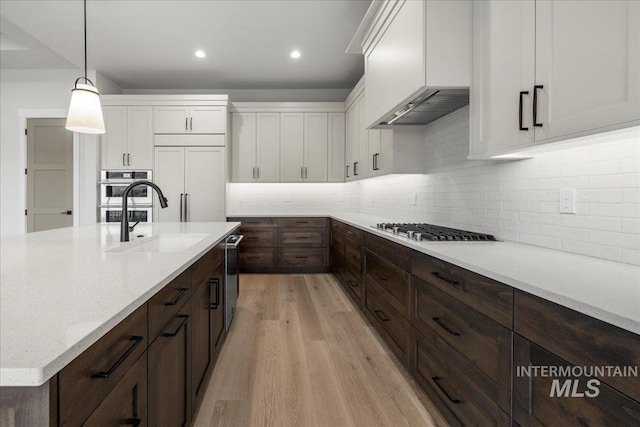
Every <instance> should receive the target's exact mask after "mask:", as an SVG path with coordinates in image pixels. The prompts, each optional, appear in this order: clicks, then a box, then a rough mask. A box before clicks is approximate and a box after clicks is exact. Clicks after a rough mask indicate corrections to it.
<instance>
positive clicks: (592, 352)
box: [514, 290, 640, 401]
mask: <svg viewBox="0 0 640 427" xmlns="http://www.w3.org/2000/svg"><path fill="white" fill-rule="evenodd" d="M514 331H515V332H517V333H518V334H520V335H522V336H523V337H525V338H527V339H528V340H529V341H532V342H533V343H535V344H537V345H539V346H540V347H542V348H544V349H545V350H548V351H550V352H551V353H553V354H554V355H556V356H557V357H559V358H561V359H563V360H566V361H567V362H569V363H571V364H573V365H576V366H619V367H625V366H640V337H639V336H638V335H636V334H634V333H632V332H629V331H625V330H623V329H621V328H618V327H616V326H613V325H610V324H608V323H605V322H602V321H600V320H598V319H594V318H592V317H589V316H586V315H584V314H582V313H578V312H576V311H574V310H571V309H569V308H566V307H562V306H560V305H558V304H555V303H552V302H549V301H546V300H543V299H542V298H538V297H536V296H533V295H530V294H528V293H526V292H522V291H519V290H517V291H516V292H515V308H514ZM599 379H601V380H602V381H603V382H604V383H606V384H608V385H609V386H611V387H613V388H615V389H617V390H619V391H620V392H622V393H624V394H626V395H627V396H629V397H631V398H633V399H634V400H636V401H640V385H639V384H640V383H639V380H638V378H637V377H634V376H607V377H600V378H599Z"/></svg>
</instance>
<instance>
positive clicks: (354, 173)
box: [353, 162, 359, 176]
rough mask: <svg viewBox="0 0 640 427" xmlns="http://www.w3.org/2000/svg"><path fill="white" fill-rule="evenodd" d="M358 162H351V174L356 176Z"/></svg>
mask: <svg viewBox="0 0 640 427" xmlns="http://www.w3.org/2000/svg"><path fill="white" fill-rule="evenodd" d="M358 163H359V162H353V176H358V175H359V174H358Z"/></svg>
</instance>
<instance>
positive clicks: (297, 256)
mask: <svg viewBox="0 0 640 427" xmlns="http://www.w3.org/2000/svg"><path fill="white" fill-rule="evenodd" d="M296 259H309V257H308V256H302V255H296Z"/></svg>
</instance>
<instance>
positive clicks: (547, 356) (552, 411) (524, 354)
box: [513, 334, 640, 427]
mask: <svg viewBox="0 0 640 427" xmlns="http://www.w3.org/2000/svg"><path fill="white" fill-rule="evenodd" d="M514 345H515V346H514V350H515V360H514V362H515V363H514V372H513V386H514V387H513V394H514V400H513V418H514V420H515V421H516V422H517V423H518V424H519V425H520V426H522V427H529V426H550V427H555V426H598V427H604V426H611V427H617V426H629V427H631V426H635V427H637V426H639V425H640V403H638V402H636V401H635V400H633V399H631V398H629V397H627V396H625V395H624V394H622V393H620V392H618V391H616V390H614V389H613V388H611V387H609V386H608V385H606V384H604V383H603V382H601V381H600V380H598V379H593V378H588V377H584V376H582V377H573V376H561V377H555V376H554V377H552V376H549V375H547V376H545V375H543V374H541V373H540V372H539V373H538V374H537V375H534V372H533V371H531V372H525V371H523V369H522V368H523V367H530V366H540V367H558V368H561V367H564V368H568V367H571V366H572V365H570V364H569V363H567V362H565V361H564V360H562V359H560V358H559V357H557V356H555V355H553V354H551V353H549V352H548V351H546V350H544V349H542V348H540V347H538V346H537V345H535V344H533V343H532V342H530V341H529V340H527V339H525V338H523V337H521V336H520V335H517V334H515V337H514ZM528 374H529V375H528ZM589 381H593V382H592V383H588V382H589Z"/></svg>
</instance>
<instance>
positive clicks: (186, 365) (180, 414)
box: [148, 302, 193, 427]
mask: <svg viewBox="0 0 640 427" xmlns="http://www.w3.org/2000/svg"><path fill="white" fill-rule="evenodd" d="M191 314H192V313H191V303H190V302H189V303H187V304H186V305H185V307H183V309H182V310H180V312H179V313H178V315H176V316H175V317H174V318H173V319H172V320H171V321H170V322H169V324H168V325H167V326H166V327H165V328H164V329H163V330H162V332H161V333H160V335H158V337H157V338H156V340H155V341H154V342H153V343H152V344H151V346H150V347H149V350H148V354H149V370H148V373H149V376H148V383H149V393H148V399H149V407H148V411H149V425H150V426H154V427H181V426H186V425H189V423H190V421H191V395H190V394H191V393H190V391H191V335H192V332H191V328H193V324H192V322H193V318H192V315H191Z"/></svg>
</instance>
